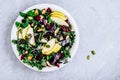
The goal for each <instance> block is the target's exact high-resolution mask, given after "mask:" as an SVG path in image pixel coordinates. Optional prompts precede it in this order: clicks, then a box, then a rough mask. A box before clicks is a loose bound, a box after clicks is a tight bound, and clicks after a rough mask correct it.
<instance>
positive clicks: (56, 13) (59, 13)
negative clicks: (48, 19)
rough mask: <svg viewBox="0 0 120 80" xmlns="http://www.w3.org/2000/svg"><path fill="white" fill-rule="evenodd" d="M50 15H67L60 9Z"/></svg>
mask: <svg viewBox="0 0 120 80" xmlns="http://www.w3.org/2000/svg"><path fill="white" fill-rule="evenodd" d="M50 15H61V16H65V15H64V14H63V13H62V12H60V11H53V12H52V13H51V14H50Z"/></svg>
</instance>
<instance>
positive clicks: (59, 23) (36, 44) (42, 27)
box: [12, 7, 75, 70]
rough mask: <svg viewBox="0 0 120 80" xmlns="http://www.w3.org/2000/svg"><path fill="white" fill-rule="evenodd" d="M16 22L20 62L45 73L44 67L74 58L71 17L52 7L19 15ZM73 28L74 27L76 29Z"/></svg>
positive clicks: (57, 64)
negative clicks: (18, 19)
mask: <svg viewBox="0 0 120 80" xmlns="http://www.w3.org/2000/svg"><path fill="white" fill-rule="evenodd" d="M19 15H20V16H21V17H22V20H21V21H20V22H18V21H16V22H15V25H16V27H17V35H16V36H17V39H13V40H12V43H13V44H15V45H16V47H17V51H18V53H19V56H20V60H21V61H22V62H23V63H25V64H28V65H29V66H32V67H37V68H38V69H39V70H42V69H43V68H44V67H52V66H56V67H58V68H59V67H60V64H65V63H67V62H68V59H69V58H71V53H70V50H71V48H72V46H73V44H74V42H75V31H73V29H72V24H71V23H70V21H69V19H68V17H67V16H66V15H65V14H64V13H62V12H60V11H54V10H52V9H51V8H49V7H48V8H44V9H42V10H40V9H37V8H36V9H32V10H29V11H28V12H20V13H19ZM73 27H74V26H73Z"/></svg>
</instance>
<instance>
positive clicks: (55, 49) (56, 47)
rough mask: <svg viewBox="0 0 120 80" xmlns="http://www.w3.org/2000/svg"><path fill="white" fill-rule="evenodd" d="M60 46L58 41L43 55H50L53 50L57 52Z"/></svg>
mask: <svg viewBox="0 0 120 80" xmlns="http://www.w3.org/2000/svg"><path fill="white" fill-rule="evenodd" d="M61 47H62V46H60V45H59V44H58V43H56V44H55V46H54V47H53V48H52V49H51V50H50V51H48V52H45V55H48V56H49V55H50V54H51V53H52V52H55V53H57V52H58V51H59V50H60V49H61Z"/></svg>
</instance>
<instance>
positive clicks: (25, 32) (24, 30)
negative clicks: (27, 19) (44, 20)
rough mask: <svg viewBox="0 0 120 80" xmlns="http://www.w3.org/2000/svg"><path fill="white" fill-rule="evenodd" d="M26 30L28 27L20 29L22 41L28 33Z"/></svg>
mask: <svg viewBox="0 0 120 80" xmlns="http://www.w3.org/2000/svg"><path fill="white" fill-rule="evenodd" d="M28 29H29V25H28V27H26V28H24V29H22V38H23V39H25V36H26V34H27V32H28Z"/></svg>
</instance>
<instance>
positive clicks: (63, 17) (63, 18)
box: [51, 15, 67, 21]
mask: <svg viewBox="0 0 120 80" xmlns="http://www.w3.org/2000/svg"><path fill="white" fill-rule="evenodd" d="M51 17H57V18H60V19H62V20H64V21H65V20H66V19H67V17H65V16H61V15H51Z"/></svg>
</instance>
